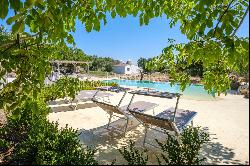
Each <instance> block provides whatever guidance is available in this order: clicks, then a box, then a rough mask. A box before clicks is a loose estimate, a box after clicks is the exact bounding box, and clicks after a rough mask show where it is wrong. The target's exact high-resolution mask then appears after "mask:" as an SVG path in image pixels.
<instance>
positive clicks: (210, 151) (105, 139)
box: [48, 93, 249, 164]
mask: <svg viewBox="0 0 250 166" xmlns="http://www.w3.org/2000/svg"><path fill="white" fill-rule="evenodd" d="M113 94H114V96H112V97H110V101H111V102H112V104H114V105H116V104H118V102H119V99H120V98H121V96H122V93H113ZM131 96H132V95H131V94H128V95H127V96H126V97H125V99H124V102H123V103H122V105H126V104H128V102H129V101H130V98H131ZM134 101H149V102H154V103H157V104H159V106H158V107H156V108H155V113H156V114H158V113H160V112H162V111H163V110H166V109H167V108H170V107H174V106H175V101H176V100H175V99H171V100H170V99H163V98H156V97H150V96H136V97H135V99H134ZM248 106H249V99H245V98H243V96H242V95H232V94H228V95H227V96H221V97H220V100H215V101H205V100H204V101H197V100H190V99H185V98H181V99H180V103H179V106H178V108H180V109H189V110H192V111H196V112H197V113H198V114H197V116H196V117H195V118H194V126H201V127H202V128H203V129H204V130H206V131H208V132H209V133H210V137H211V141H210V142H209V143H208V144H206V145H205V146H204V147H203V151H202V155H203V156H205V157H206V158H207V161H206V164H249V107H248ZM58 108H60V110H61V111H59V112H58V111H57V112H52V113H50V114H49V116H48V119H49V120H50V121H58V122H59V125H60V127H64V126H65V125H66V124H68V125H69V126H71V127H73V128H74V129H79V132H81V135H80V136H79V139H80V141H81V143H83V144H84V145H88V146H93V147H96V148H97V149H98V151H97V154H96V155H97V160H98V161H99V163H100V164H110V163H111V162H112V160H114V159H116V163H117V164H126V161H124V159H123V158H122V157H121V155H120V154H119V152H118V150H117V149H118V148H121V147H123V146H126V145H127V144H128V140H129V139H132V140H134V141H135V142H136V146H137V147H139V148H140V147H142V139H143V130H144V128H143V127H142V126H141V125H139V126H137V127H135V128H131V126H135V124H137V123H138V122H137V121H135V120H132V121H130V122H129V124H130V128H129V129H130V130H129V132H127V133H126V135H125V137H124V136H123V135H122V134H120V133H119V132H116V131H113V132H108V131H107V130H105V129H104V128H105V125H106V124H107V123H108V119H109V115H108V114H107V113H106V112H105V111H104V110H102V109H101V108H99V107H92V108H87V109H78V110H76V111H70V109H67V105H66V106H64V107H61V106H59V105H58ZM146 113H148V114H152V110H149V111H147V112H146ZM123 124H124V121H122V120H121V119H119V118H114V119H112V125H113V126H119V127H121V126H123ZM154 138H159V139H160V140H163V139H164V138H165V135H162V134H159V133H154V132H152V131H150V132H149V136H148V137H147V141H149V140H151V141H153V140H154ZM146 148H147V149H148V150H149V152H148V155H149V164H157V161H156V158H155V154H159V153H160V151H159V149H155V148H153V147H151V146H149V145H147V146H146Z"/></svg>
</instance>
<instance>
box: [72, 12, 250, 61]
mask: <svg viewBox="0 0 250 166" xmlns="http://www.w3.org/2000/svg"><path fill="white" fill-rule="evenodd" d="M107 22H108V23H107V24H106V25H105V26H102V27H101V30H100V31H99V32H96V31H92V32H90V33H87V32H86V31H85V29H84V26H83V25H81V24H80V23H77V31H76V32H75V34H74V38H75V42H76V45H77V47H79V48H81V49H82V50H84V52H85V53H87V54H92V55H93V54H95V55H98V56H109V57H112V58H114V59H118V60H123V61H126V60H128V59H130V60H132V61H133V62H136V61H137V59H139V58H140V57H145V58H150V57H154V56H157V55H159V54H160V53H161V51H162V49H163V48H164V47H166V46H167V44H168V38H171V39H175V40H176V42H178V43H179V42H186V41H187V38H186V36H185V35H183V34H181V32H180V30H179V25H178V24H177V25H176V26H175V27H173V28H170V27H169V22H170V21H169V20H167V19H166V18H155V19H152V20H151V21H150V23H149V25H147V26H146V25H144V26H140V25H139V18H135V17H132V16H129V17H126V18H115V19H112V18H110V19H108V21H107ZM237 36H241V37H247V36H249V14H248V15H247V17H246V18H245V20H244V22H243V24H242V25H241V27H240V28H239V30H238V31H237Z"/></svg>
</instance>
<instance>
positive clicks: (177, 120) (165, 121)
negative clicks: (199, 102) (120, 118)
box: [129, 108, 197, 146]
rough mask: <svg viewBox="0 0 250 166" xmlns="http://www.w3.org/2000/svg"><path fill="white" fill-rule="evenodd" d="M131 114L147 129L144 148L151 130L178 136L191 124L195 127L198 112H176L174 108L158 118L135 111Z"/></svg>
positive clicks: (180, 110)
mask: <svg viewBox="0 0 250 166" xmlns="http://www.w3.org/2000/svg"><path fill="white" fill-rule="evenodd" d="M129 112H130V113H131V114H132V115H133V116H134V117H135V118H136V119H137V120H138V121H139V122H140V123H141V124H142V125H143V126H144V127H145V135H144V139H143V146H144V145H145V143H146V135H147V131H148V129H149V128H150V129H153V130H156V131H159V132H161V133H167V132H169V131H172V132H174V133H175V135H177V136H178V135H180V133H181V132H182V131H183V129H184V128H186V127H187V125H188V124H189V123H190V122H191V125H192V126H193V118H194V116H196V114H197V112H194V111H189V110H183V109H177V110H176V112H175V109H174V108H170V109H168V110H165V111H163V112H161V113H159V114H158V115H156V116H152V115H148V114H144V113H141V112H138V111H133V110H129ZM154 127H158V128H160V129H161V130H157V129H156V128H154ZM147 144H150V143H147ZM150 145H152V144H150ZM152 146H154V145H152Z"/></svg>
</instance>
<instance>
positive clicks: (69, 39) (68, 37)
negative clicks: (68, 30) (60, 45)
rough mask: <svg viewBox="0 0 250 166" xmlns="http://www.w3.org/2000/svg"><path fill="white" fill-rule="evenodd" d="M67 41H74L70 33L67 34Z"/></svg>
mask: <svg viewBox="0 0 250 166" xmlns="http://www.w3.org/2000/svg"><path fill="white" fill-rule="evenodd" d="M67 42H68V43H70V44H72V43H74V38H73V36H72V35H71V34H70V35H69V36H67Z"/></svg>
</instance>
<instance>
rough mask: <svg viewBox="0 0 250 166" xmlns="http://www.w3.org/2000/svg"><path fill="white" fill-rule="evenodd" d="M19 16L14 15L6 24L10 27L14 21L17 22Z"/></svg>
mask: <svg viewBox="0 0 250 166" xmlns="http://www.w3.org/2000/svg"><path fill="white" fill-rule="evenodd" d="M20 16H21V15H20V14H17V15H14V16H13V17H9V18H8V19H7V20H6V23H7V24H8V25H10V24H11V23H13V22H15V21H16V20H18V18H20Z"/></svg>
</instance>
